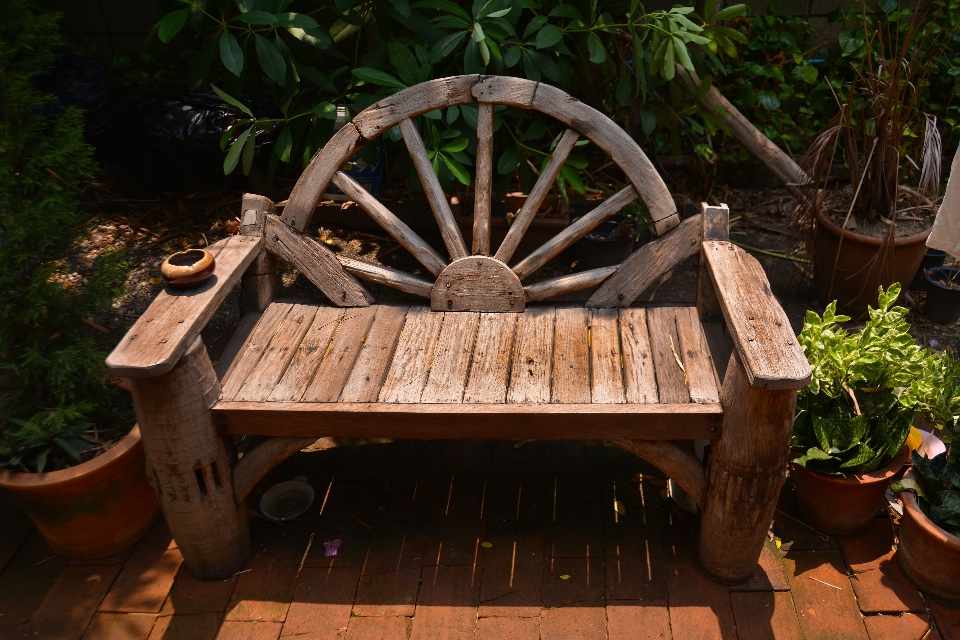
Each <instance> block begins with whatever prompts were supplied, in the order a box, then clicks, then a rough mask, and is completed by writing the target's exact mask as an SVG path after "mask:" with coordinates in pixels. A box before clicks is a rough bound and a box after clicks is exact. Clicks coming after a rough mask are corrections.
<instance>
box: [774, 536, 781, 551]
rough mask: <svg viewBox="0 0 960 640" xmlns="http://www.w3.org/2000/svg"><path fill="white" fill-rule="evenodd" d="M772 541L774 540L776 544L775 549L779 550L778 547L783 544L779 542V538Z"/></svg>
mask: <svg viewBox="0 0 960 640" xmlns="http://www.w3.org/2000/svg"><path fill="white" fill-rule="evenodd" d="M774 540H775V541H776V543H777V549H779V548H780V545H781V544H783V543H782V542H781V541H780V538H775V539H774Z"/></svg>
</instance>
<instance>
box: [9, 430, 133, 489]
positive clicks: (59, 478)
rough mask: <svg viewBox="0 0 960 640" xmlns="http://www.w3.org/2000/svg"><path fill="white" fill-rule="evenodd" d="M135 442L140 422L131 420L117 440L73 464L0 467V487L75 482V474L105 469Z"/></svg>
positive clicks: (47, 486)
mask: <svg viewBox="0 0 960 640" xmlns="http://www.w3.org/2000/svg"><path fill="white" fill-rule="evenodd" d="M138 446H140V425H139V424H136V423H135V424H134V425H133V428H132V429H130V432H129V433H127V435H125V436H124V437H123V438H121V439H120V442H118V443H117V444H115V445H114V446H112V447H110V448H109V449H107V450H106V451H105V452H103V453H101V454H100V455H98V456H96V457H94V458H91V459H90V460H87V461H85V462H81V463H80V464H78V465H75V466H73V467H69V468H67V469H59V470H57V471H44V472H43V473H25V472H22V471H10V470H7V469H0V487H6V488H8V489H12V490H25V491H30V490H37V489H40V490H49V489H55V488H61V487H63V488H66V486H67V485H70V484H71V483H73V482H75V481H76V480H77V479H78V478H83V477H88V476H92V475H93V474H96V473H98V472H99V471H101V470H104V469H106V468H107V467H108V466H110V465H112V464H114V463H115V462H116V461H118V460H120V459H121V458H123V457H125V456H126V455H127V454H128V453H129V452H130V451H131V450H133V449H134V448H136V447H138Z"/></svg>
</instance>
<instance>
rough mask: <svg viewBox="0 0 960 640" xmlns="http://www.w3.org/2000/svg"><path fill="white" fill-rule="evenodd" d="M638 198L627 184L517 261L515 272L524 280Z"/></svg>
mask: <svg viewBox="0 0 960 640" xmlns="http://www.w3.org/2000/svg"><path fill="white" fill-rule="evenodd" d="M636 199H637V192H636V190H635V189H634V188H633V187H631V186H627V187H625V188H623V189H621V190H620V191H618V192H617V193H615V194H613V195H612V196H610V197H609V198H607V199H606V200H604V201H603V202H602V203H601V204H600V205H599V206H597V207H596V208H595V209H594V210H593V211H591V212H590V213H588V214H587V215H585V216H583V217H582V218H580V219H579V220H577V221H576V222H574V223H572V224H571V225H570V226H569V227H567V228H566V229H564V230H563V231H561V232H560V233H558V234H557V235H555V236H554V237H553V238H551V239H550V240H548V241H547V242H545V243H544V244H543V245H541V246H540V247H539V248H537V249H536V250H535V251H534V252H533V253H531V254H530V255H528V256H527V257H526V258H524V259H523V260H521V261H520V262H519V263H517V265H516V266H514V267H513V272H514V273H516V274H517V277H518V278H520V279H521V280H523V279H524V278H526V277H527V276H529V275H530V274H532V273H534V272H535V271H536V270H537V269H539V268H540V267H542V266H543V265H545V264H546V263H547V262H549V261H550V260H551V259H553V257H554V256H556V255H558V254H559V253H560V252H561V251H563V250H564V249H566V248H567V247H569V246H570V245H572V244H573V243H574V242H576V241H577V240H579V239H580V238H582V237H583V236H585V235H587V234H588V233H590V231H592V230H593V229H595V228H596V227H597V225H599V224H600V223H602V222H603V221H604V220H606V219H607V218H609V217H610V216H612V215H613V214H615V213H616V212H618V211H620V209H622V208H623V207H625V206H627V205H628V204H630V203H631V202H633V201H634V200H636Z"/></svg>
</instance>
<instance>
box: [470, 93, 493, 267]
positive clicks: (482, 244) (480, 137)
mask: <svg viewBox="0 0 960 640" xmlns="http://www.w3.org/2000/svg"><path fill="white" fill-rule="evenodd" d="M473 193H474V196H473V197H474V200H473V253H474V254H475V255H480V256H488V255H490V215H491V210H492V206H493V105H492V104H490V103H481V104H480V105H479V107H478V110H477V175H476V181H475V183H474V189H473Z"/></svg>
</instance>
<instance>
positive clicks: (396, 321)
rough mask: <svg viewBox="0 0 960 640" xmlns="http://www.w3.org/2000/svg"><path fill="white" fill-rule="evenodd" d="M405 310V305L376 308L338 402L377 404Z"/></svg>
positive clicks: (395, 346)
mask: <svg viewBox="0 0 960 640" xmlns="http://www.w3.org/2000/svg"><path fill="white" fill-rule="evenodd" d="M408 310H409V307H406V306H396V307H394V306H386V305H382V306H380V307H379V308H378V309H377V315H376V316H375V317H374V319H373V326H371V327H370V331H369V333H368V334H367V338H366V340H364V342H363V349H361V350H360V355H359V356H357V361H356V363H354V365H353V369H352V370H351V371H350V377H348V378H347V382H346V384H344V385H343V391H341V392H340V402H376V401H377V397H378V396H379V395H380V387H382V386H383V379H384V378H385V377H386V375H387V369H388V368H389V367H390V362H391V361H392V360H393V353H394V350H395V349H396V348H397V341H398V339H399V338H400V332H401V331H402V330H403V324H404V322H405V321H406V317H407V311H408Z"/></svg>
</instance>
